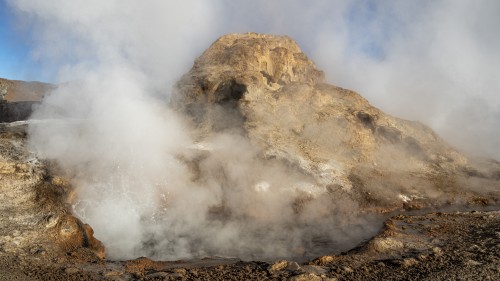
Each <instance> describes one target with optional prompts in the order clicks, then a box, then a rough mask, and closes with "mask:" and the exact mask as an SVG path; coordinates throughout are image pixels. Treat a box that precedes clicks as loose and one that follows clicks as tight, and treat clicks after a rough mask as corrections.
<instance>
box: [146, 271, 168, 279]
mask: <svg viewBox="0 0 500 281" xmlns="http://www.w3.org/2000/svg"><path fill="white" fill-rule="evenodd" d="M174 274H175V273H174ZM167 276H168V277H170V276H172V274H171V273H167V272H163V271H160V272H155V273H151V274H148V275H147V277H148V278H166V277H167Z"/></svg>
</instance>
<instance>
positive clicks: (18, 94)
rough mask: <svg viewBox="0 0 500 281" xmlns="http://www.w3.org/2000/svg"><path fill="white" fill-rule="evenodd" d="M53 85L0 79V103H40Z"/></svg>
mask: <svg viewBox="0 0 500 281" xmlns="http://www.w3.org/2000/svg"><path fill="white" fill-rule="evenodd" d="M54 87H55V86H54V85H52V84H48V83H43V82H26V81H19V80H7V79H4V78H0V101H7V102H20V101H41V100H42V97H43V95H44V94H46V93H47V92H48V91H50V90H52V89H54Z"/></svg>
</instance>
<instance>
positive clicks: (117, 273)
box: [104, 270, 123, 277]
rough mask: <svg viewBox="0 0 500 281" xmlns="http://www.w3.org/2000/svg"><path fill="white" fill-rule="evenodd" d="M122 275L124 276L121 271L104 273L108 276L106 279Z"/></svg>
mask: <svg viewBox="0 0 500 281" xmlns="http://www.w3.org/2000/svg"><path fill="white" fill-rule="evenodd" d="M122 274H123V273H121V272H119V271H114V270H112V271H108V272H106V273H104V276H106V277H111V276H120V275H122Z"/></svg>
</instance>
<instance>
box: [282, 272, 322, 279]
mask: <svg viewBox="0 0 500 281" xmlns="http://www.w3.org/2000/svg"><path fill="white" fill-rule="evenodd" d="M322 280H323V278H321V277H319V276H318V275H316V274H312V273H304V274H300V275H297V276H294V277H292V278H290V281H322Z"/></svg>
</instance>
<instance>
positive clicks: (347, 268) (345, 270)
mask: <svg viewBox="0 0 500 281" xmlns="http://www.w3.org/2000/svg"><path fill="white" fill-rule="evenodd" d="M342 269H343V270H344V272H345V273H353V272H354V270H353V269H352V268H351V267H349V266H344V267H343V268H342Z"/></svg>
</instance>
